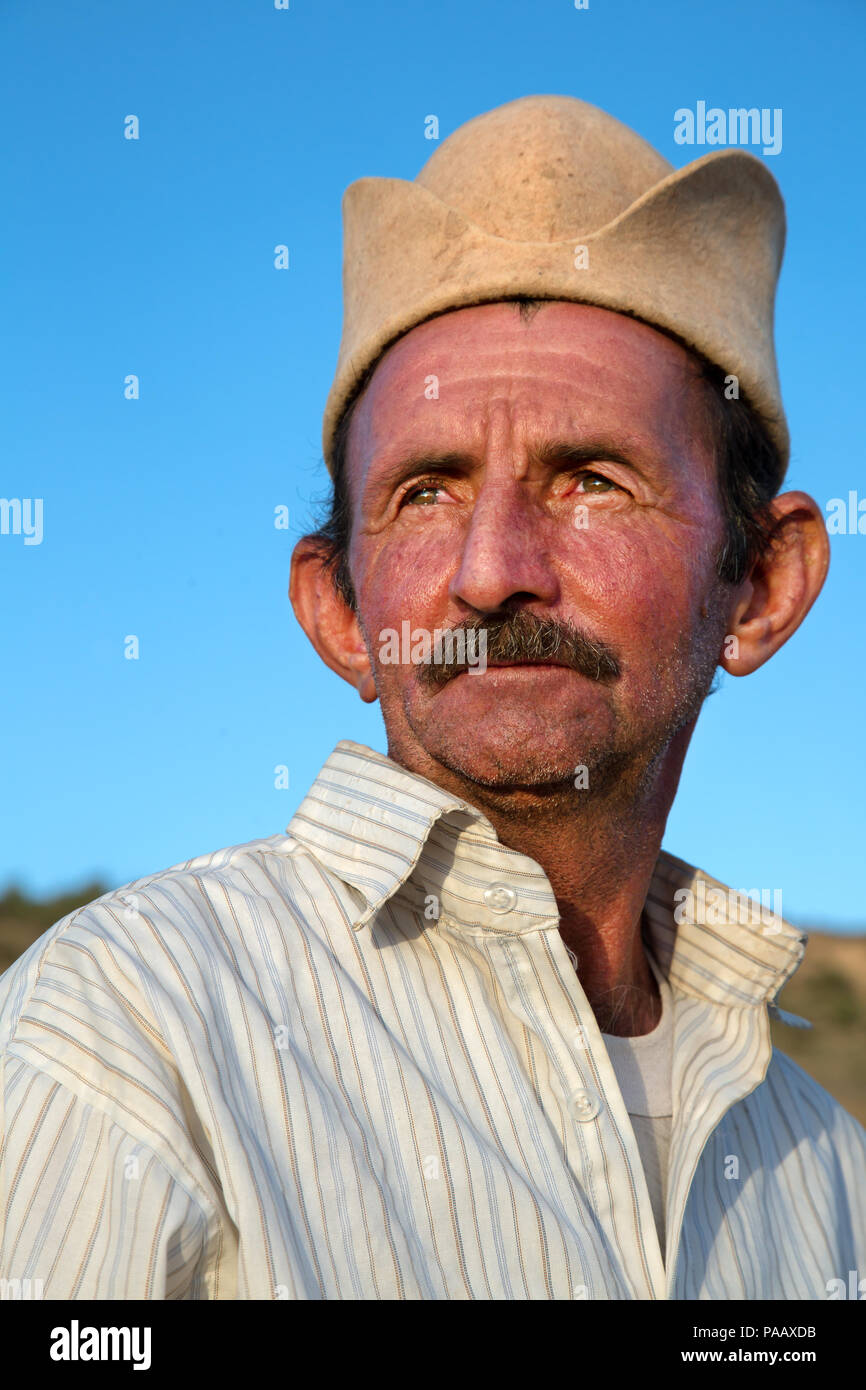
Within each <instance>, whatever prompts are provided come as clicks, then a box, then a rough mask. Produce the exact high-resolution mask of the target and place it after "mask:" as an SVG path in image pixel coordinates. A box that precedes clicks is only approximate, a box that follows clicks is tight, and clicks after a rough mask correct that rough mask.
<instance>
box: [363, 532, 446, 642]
mask: <svg viewBox="0 0 866 1390" xmlns="http://www.w3.org/2000/svg"><path fill="white" fill-rule="evenodd" d="M452 571H453V563H452V557H451V555H450V551H449V547H448V545H446V544H444V543H443V537H442V536H441V535H440V536H434V535H432V534H431V533H430V531H427V532H426V533H425V532H424V531H422V529H421V528H420V527H419V528H418V531H417V532H416V533H415V534H413V535H408V536H405V537H401V538H400V539H399V540H397V541H389V542H388V543H387V544H383V545H382V546H380V547H376V546H375V545H363V546H360V547H359V548H358V552H357V553H356V555H355V557H354V559H353V573H354V575H355V590H356V593H357V597H358V604H359V607H360V610H361V613H362V614H364V615H369V616H370V618H371V619H372V618H373V616H374V615H375V621H376V622H378V623H379V625H380V626H390V627H394V626H398V625H399V623H400V622H401V621H402V620H403V619H404V618H408V619H410V620H411V621H412V622H413V623H414V624H417V625H419V626H421V625H424V624H425V623H427V625H429V626H435V625H436V623H437V622H438V623H439V625H440V626H441V625H442V618H443V615H444V611H445V608H446V607H447V595H448V584H449V579H450V576H451V573H452Z"/></svg>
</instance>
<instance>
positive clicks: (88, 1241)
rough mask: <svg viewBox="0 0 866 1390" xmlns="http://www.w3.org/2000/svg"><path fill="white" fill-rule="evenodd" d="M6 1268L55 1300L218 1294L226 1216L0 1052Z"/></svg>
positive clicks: (83, 1104)
mask: <svg viewBox="0 0 866 1390" xmlns="http://www.w3.org/2000/svg"><path fill="white" fill-rule="evenodd" d="M0 1119H2V1124H0V1131H2V1148H0V1277H2V1278H3V1279H6V1280H21V1281H24V1280H29V1281H30V1285H29V1288H30V1296H31V1297H42V1298H46V1299H209V1298H215V1297H219V1292H218V1290H217V1289H216V1287H215V1271H216V1269H217V1268H218V1266H219V1258H218V1253H219V1251H218V1247H219V1238H220V1232H219V1225H218V1222H216V1221H215V1220H214V1214H213V1213H210V1214H209V1213H207V1212H206V1211H205V1210H204V1208H203V1205H202V1203H201V1201H200V1199H198V1197H197V1196H196V1195H193V1194H192V1193H190V1192H189V1191H186V1190H184V1188H183V1187H182V1186H181V1185H180V1184H179V1183H178V1181H177V1179H176V1178H175V1177H173V1176H172V1174H171V1173H169V1171H168V1170H167V1168H166V1167H165V1166H164V1164H163V1163H162V1162H161V1161H160V1158H159V1157H158V1155H157V1154H155V1153H154V1152H153V1151H152V1150H151V1149H149V1148H148V1147H147V1146H146V1145H145V1144H143V1143H142V1142H141V1141H140V1140H138V1139H135V1138H134V1137H133V1136H131V1135H129V1134H127V1133H126V1132H125V1131H124V1130H123V1129H122V1128H121V1127H120V1126H119V1125H118V1124H117V1123H116V1122H114V1121H112V1120H111V1119H110V1118H109V1117H108V1116H107V1115H106V1114H104V1113H101V1112H100V1111H99V1110H98V1109H97V1108H96V1107H95V1106H94V1105H92V1104H90V1103H88V1102H87V1101H86V1100H85V1099H83V1098H82V1097H79V1096H76V1095H75V1094H74V1093H73V1092H72V1091H70V1090H68V1089H67V1088H66V1087H65V1086H63V1085H62V1084H61V1083H59V1082H57V1081H56V1080H54V1079H53V1078H52V1077H50V1076H48V1075H46V1074H44V1073H42V1072H40V1071H39V1070H38V1069H37V1068H35V1067H33V1066H32V1065H31V1064H30V1063H28V1062H26V1061H23V1060H21V1059H20V1058H17V1057H15V1056H14V1055H12V1054H9V1053H7V1054H6V1056H5V1057H4V1059H3V1061H2V1063H0Z"/></svg>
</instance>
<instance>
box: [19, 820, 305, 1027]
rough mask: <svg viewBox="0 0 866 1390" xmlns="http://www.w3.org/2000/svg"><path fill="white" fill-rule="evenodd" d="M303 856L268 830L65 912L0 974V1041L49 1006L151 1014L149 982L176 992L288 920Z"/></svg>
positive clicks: (151, 987)
mask: <svg viewBox="0 0 866 1390" xmlns="http://www.w3.org/2000/svg"><path fill="white" fill-rule="evenodd" d="M308 860H309V856H308V854H307V852H306V851H305V850H304V849H303V848H302V846H300V845H299V843H298V842H297V841H296V840H294V839H293V838H292V837H290V836H287V835H272V836H269V837H267V838H264V839H257V840H251V841H249V842H247V843H245V844H240V845H231V846H228V847H227V848H224V849H220V850H216V851H214V852H213V853H211V854H207V855H200V856H199V857H198V858H195V859H191V860H187V861H185V862H184V863H181V864H175V865H173V866H172V867H171V868H167V869H163V870H161V871H160V872H158V873H154V874H149V875H147V876H145V877H143V878H140V879H136V880H134V881H133V882H131V883H128V884H125V885H123V886H122V887H121V888H118V889H114V890H112V891H111V892H109V893H105V894H103V895H102V897H99V898H96V899H94V900H93V901H92V902H90V903H87V904H86V905H84V906H83V907H80V908H78V909H77V910H76V911H75V912H72V913H69V914H68V915H67V916H66V917H63V918H61V919H60V920H59V921H58V922H56V923H55V924H54V926H52V927H50V928H49V929H48V930H47V931H46V932H44V933H43V934H42V936H40V937H39V938H38V939H37V940H36V941H35V942H34V943H33V945H32V946H31V947H30V948H29V950H27V951H26V952H25V953H24V954H23V955H22V956H21V957H20V958H19V959H18V960H17V961H15V963H14V964H13V965H12V966H11V967H10V968H9V969H8V970H7V971H6V972H5V974H4V975H3V976H0V1049H2V1048H3V1047H5V1046H6V1045H7V1044H8V1042H9V1040H10V1038H11V1037H12V1036H13V1035H14V1034H15V1033H16V1031H17V1030H18V1029H20V1026H21V1022H22V1019H23V1018H25V1017H28V1016H29V1017H30V1018H31V1019H33V1017H34V1016H36V1015H39V1012H40V1010H41V1011H42V1014H43V1015H44V1010H45V1009H46V1008H48V1007H52V1006H53V1007H55V1008H58V1009H61V1008H62V1007H64V1005H65V1007H66V1008H67V1009H71V1011H73V1012H75V1013H76V1014H79V1015H80V1014H81V1013H82V1012H83V1011H85V1009H86V1010H87V1011H88V1012H91V1011H94V1010H95V1011H97V1012H98V1011H99V1010H103V1011H107V1012H108V1013H111V1011H112V1007H113V1006H116V1005H117V1004H118V1003H120V1002H121V1001H122V1002H123V1004H124V1006H125V1007H126V1009H127V1011H129V1009H132V1010H133V1011H138V1012H140V1015H141V1017H142V1020H147V1018H148V1016H149V1015H150V1014H151V1013H152V1012H153V1010H152V1003H153V1000H152V997H151V996H152V994H153V991H154V990H159V989H160V988H166V987H167V988H169V989H179V990H180V991H181V992H182V991H183V981H184V978H185V976H186V975H187V974H188V973H190V972H191V973H192V974H193V975H197V974H198V975H200V974H201V972H202V970H203V969H204V968H206V964H207V962H211V963H213V964H217V963H218V962H219V961H220V960H224V959H228V960H232V959H234V958H236V948H237V943H238V941H239V939H241V938H243V937H244V936H252V937H253V938H254V937H255V934H256V933H259V934H261V933H262V932H264V933H265V934H266V935H267V933H268V932H269V931H270V932H272V933H273V932H277V931H282V932H284V933H285V931H286V930H287V928H288V929H290V927H291V923H292V902H293V900H295V899H297V898H298V897H299V896H300V887H301V885H302V883H303V881H304V878H305V877H306V876H308V875H309V873H310V870H311V868H312V867H313V866H311V865H310V864H309V863H307V862H306V861H308ZM298 916H299V918H300V914H298ZM37 1002H38V1004H39V1009H35V1008H34V1006H35V1005H36V1003H37Z"/></svg>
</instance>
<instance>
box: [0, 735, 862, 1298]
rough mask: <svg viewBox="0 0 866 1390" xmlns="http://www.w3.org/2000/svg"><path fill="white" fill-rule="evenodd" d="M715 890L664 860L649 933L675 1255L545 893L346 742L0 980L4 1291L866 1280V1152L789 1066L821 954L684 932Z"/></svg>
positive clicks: (548, 1287) (447, 1293)
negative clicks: (778, 1018) (687, 900)
mask: <svg viewBox="0 0 866 1390" xmlns="http://www.w3.org/2000/svg"><path fill="white" fill-rule="evenodd" d="M719 887H722V885H719V884H717V883H716V881H715V880H713V879H709V878H707V876H706V875H702V874H701V873H700V872H699V871H698V870H695V869H693V868H691V867H690V866H688V865H687V864H684V863H683V862H682V861H680V860H678V859H675V858H673V857H672V856H670V855H668V854H666V853H661V854H660V856H659V858H658V862H657V864H656V867H655V871H654V874H653V877H652V881H651V885H650V889H649V893H648V896H647V900H646V906H645V909H644V916H643V923H644V932H645V940H646V944H647V947H648V949H649V950H650V951H651V953H652V956H653V957H654V959H655V961H656V962H657V964H658V966H659V968H660V970H661V971H662V973H663V975H664V977H665V978H666V979H667V981H668V984H669V986H670V991H671V1006H672V1024H673V1051H672V1058H673V1060H672V1073H671V1098H672V1121H671V1132H670V1149H669V1158H668V1166H667V1174H666V1178H667V1181H666V1187H665V1194H666V1209H665V1221H664V1231H665V1245H664V1249H662V1248H661V1246H660V1243H659V1238H658V1235H657V1232H656V1225H655V1222H654V1219H653V1211H652V1203H651V1200H650V1194H649V1190H648V1185H647V1180H646V1177H645V1174H644V1170H643V1166H642V1163H641V1157H640V1151H639V1147H638V1143H637V1140H636V1137H635V1131H634V1128H633V1126H632V1124H631V1122H630V1120H629V1115H628V1112H627V1109H626V1105H625V1102H624V1099H623V1095H622V1092H621V1090H620V1088H619V1086H618V1084H617V1080H616V1074H615V1071H614V1068H613V1064H612V1062H611V1059H610V1056H609V1055H608V1052H607V1049H606V1047H605V1044H604V1040H603V1038H602V1035H601V1033H600V1032H599V1029H598V1026H597V1023H596V1020H595V1016H594V1014H593V1012H592V1010H591V1008H590V1007H589V1004H588V1001H587V998H586V995H585V994H584V992H583V989H582V988H581V985H580V981H579V978H578V976H577V974H576V973H575V970H574V968H573V966H572V964H571V962H570V960H569V955H568V951H567V948H566V946H565V945H564V943H563V940H562V938H561V936H560V934H559V931H558V912H557V906H556V901H555V899H554V896H553V892H552V890H551V887H550V883H549V881H548V879H547V877H546V875H545V874H544V873H543V871H542V870H541V868H540V867H539V865H538V864H537V863H536V862H535V861H534V860H532V859H529V858H528V857H526V856H525V855H522V854H520V853H517V852H516V851H514V850H512V849H507V848H506V847H505V846H503V845H502V844H500V843H499V841H498V839H497V836H496V834H495V832H494V830H493V827H492V825H491V824H490V822H489V821H488V820H487V819H486V817H485V816H483V815H482V814H481V813H480V812H479V811H478V810H477V809H475V808H473V807H472V806H470V805H468V804H467V803H465V802H464V801H461V800H460V799H459V798H458V797H456V796H454V795H451V794H449V793H448V792H446V791H444V790H442V789H441V788H439V787H437V786H435V785H434V784H433V783H431V782H428V781H426V780H425V779H423V778H420V777H416V776H414V775H412V774H410V773H408V772H406V771H405V770H404V769H402V768H400V767H399V766H398V765H397V764H395V763H394V762H392V761H390V760H389V759H388V758H386V757H384V756H382V755H380V754H378V753H375V752H372V751H371V750H370V749H368V748H364V747H362V746H360V745H358V744H355V743H351V742H341V743H340V744H338V746H337V748H336V749H335V751H334V753H333V754H332V755H331V757H330V758H329V759H328V761H327V762H326V763H325V765H324V767H323V768H322V771H321V773H320V774H319V776H318V778H317V780H316V781H315V783H314V785H313V786H312V788H311V790H310V792H309V794H308V795H307V797H306V798H305V799H304V801H303V802H302V804H301V806H300V808H299V809H298V811H297V814H296V815H295V816H294V818H293V819H292V821H291V823H290V825H289V827H288V831H287V833H286V834H285V835H283V834H280V835H274V836H271V837H269V838H265V839H261V840H256V841H253V842H251V843H249V844H246V845H238V846H233V847H231V848H229V849H225V850H222V851H219V852H217V853H215V854H211V855H207V856H203V857H201V858H198V859H194V860H191V861H190V862H188V863H186V864H183V865H180V866H178V867H175V868H172V869H168V870H166V871H164V872H162V873H159V874H156V875H153V876H151V877H148V878H144V879H140V880H138V881H137V882H135V883H132V884H130V885H129V886H128V888H126V889H124V890H123V891H120V892H117V893H109V894H106V895H105V896H104V897H102V898H99V899H98V900H97V901H95V902H93V903H91V904H89V905H88V906H87V907H84V908H81V909H80V910H78V911H77V912H74V913H72V914H70V915H69V916H68V917H65V918H63V919H62V920H61V921H60V922H58V923H57V925H56V926H54V927H53V928H51V930H50V931H48V932H46V933H45V935H44V936H42V937H41V938H40V939H39V940H38V941H37V942H36V943H35V944H34V945H33V946H32V947H31V949H30V950H29V951H28V952H27V953H26V954H25V955H24V956H23V957H22V958H21V959H20V960H19V961H17V962H16V963H15V965H14V966H13V967H12V968H11V969H10V970H8V971H7V972H6V974H5V975H4V976H3V977H2V980H0V1058H2V1061H0V1068H2V1070H0V1083H2V1084H0V1095H2V1108H3V1135H2V1150H0V1200H2V1211H3V1213H4V1214H5V1223H4V1225H3V1229H2V1240H0V1274H2V1276H3V1277H4V1278H6V1279H20V1280H25V1279H30V1280H31V1281H37V1280H38V1281H42V1290H43V1294H44V1297H46V1298H54V1299H67V1298H114V1299H133V1298H144V1299H163V1298H165V1299H235V1298H242V1299H274V1298H277V1299H280V1298H283V1299H319V1298H328V1299H341V1298H342V1299H530V1298H532V1299H612V1300H625V1299H665V1298H668V1299H739V1298H746V1299H758V1298H769V1299H824V1298H827V1297H828V1283H829V1281H831V1280H834V1279H840V1280H842V1281H847V1280H848V1279H849V1271H851V1270H857V1271H859V1273H860V1276H861V1277H862V1276H863V1275H864V1274H866V1205H864V1204H866V1182H864V1175H866V1132H864V1130H863V1129H862V1128H861V1127H860V1125H858V1124H857V1123H856V1121H855V1120H854V1119H853V1118H852V1117H851V1116H850V1115H848V1114H847V1112H846V1111H845V1110H844V1109H843V1108H842V1107H841V1106H840V1105H839V1104H838V1103H837V1102H836V1101H835V1100H833V1099H832V1098H831V1097H830V1096H829V1095H828V1093H827V1092H826V1091H824V1090H823V1089H822V1087H821V1086H819V1085H818V1084H817V1083H816V1082H815V1081H813V1080H812V1079H811V1078H810V1077H809V1076H807V1075H806V1074H805V1073H804V1072H803V1071H802V1070H801V1069H800V1068H799V1067H798V1066H796V1065H795V1064H794V1063H793V1062H791V1061H790V1060H789V1059H788V1058H786V1057H785V1056H784V1055H782V1054H780V1053H779V1052H777V1051H774V1050H773V1048H772V1044H771V1039H770V1031H769V1012H770V1010H769V1009H768V1005H769V1006H770V1007H771V1008H772V1007H773V1006H772V1001H773V999H774V998H775V996H776V994H777V993H778V991H779V989H780V988H781V986H782V984H783V983H784V981H785V980H786V979H787V978H788V976H789V975H790V974H791V973H792V972H793V970H794V969H795V968H796V966H797V965H798V963H799V961H800V959H801V956H802V954H803V949H804V940H803V937H802V935H801V933H800V932H798V931H797V930H796V929H795V928H794V927H792V926H790V925H789V924H788V923H786V922H782V921H781V919H779V920H778V921H777V923H776V924H775V925H774V926H773V928H772V929H769V928H766V926H764V925H761V924H759V925H750V924H747V925H743V923H742V921H741V920H740V914H739V912H737V911H733V910H730V909H729V910H728V912H727V915H724V914H722V917H721V920H719V911H718V910H716V911H715V913H713V914H711V913H709V912H707V911H702V912H700V913H697V914H692V915H693V916H694V915H697V916H703V917H704V918H705V919H707V921H709V920H710V919H712V924H711V925H709V924H706V923H705V924H703V925H701V924H697V925H695V924H689V922H688V921H680V920H679V918H680V917H681V916H682V915H683V914H682V912H681V911H680V909H679V908H678V907H675V903H676V904H681V903H682V902H683V898H682V896H681V895H680V896H677V897H675V894H679V893H680V890H684V889H688V890H689V891H691V892H693V893H694V894H696V895H697V896H696V901H698V902H700V903H702V902H703V901H704V896H701V895H704V894H705V891H706V890H707V889H709V888H719ZM725 891H726V890H725ZM677 914H679V915H677ZM688 915H689V914H688V913H686V916H687V917H688Z"/></svg>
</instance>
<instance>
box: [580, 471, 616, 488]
mask: <svg viewBox="0 0 866 1390" xmlns="http://www.w3.org/2000/svg"><path fill="white" fill-rule="evenodd" d="M578 483H582V484H584V489H583V490H584V492H607V491H608V489H609V488H614V487H616V486H617V484H616V483H614V482H612V481H611V479H610V478H605V476H604V475H603V474H602V473H581V474H580V477H579V478H578ZM599 483H600V484H601V486H600V487H599V486H598V484H599Z"/></svg>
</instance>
